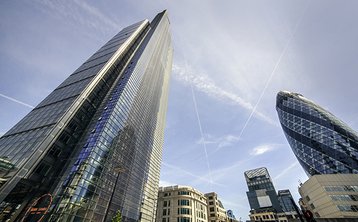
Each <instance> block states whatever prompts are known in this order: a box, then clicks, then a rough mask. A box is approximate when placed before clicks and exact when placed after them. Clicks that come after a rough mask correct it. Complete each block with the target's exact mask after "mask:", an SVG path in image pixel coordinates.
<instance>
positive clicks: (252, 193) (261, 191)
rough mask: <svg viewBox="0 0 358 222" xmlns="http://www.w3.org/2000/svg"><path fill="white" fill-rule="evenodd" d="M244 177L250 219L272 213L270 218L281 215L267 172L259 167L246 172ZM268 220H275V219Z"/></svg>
mask: <svg viewBox="0 0 358 222" xmlns="http://www.w3.org/2000/svg"><path fill="white" fill-rule="evenodd" d="M244 175H245V179H246V183H247V187H248V189H249V191H248V192H246V194H247V198H248V200H249V204H250V208H251V211H250V218H251V219H252V218H255V215H258V214H260V215H261V214H262V213H273V214H271V215H272V216H275V215H276V214H277V213H281V212H282V209H281V206H280V203H279V200H278V197H277V194H276V190H275V188H274V185H273V183H272V180H271V177H270V174H269V172H268V170H267V169H266V168H265V167H261V168H257V169H253V170H248V171H246V172H245V173H244ZM271 215H270V216H271ZM267 216H268V215H267ZM265 217H266V215H265ZM268 219H272V220H275V219H277V218H268ZM253 220H256V219H253Z"/></svg>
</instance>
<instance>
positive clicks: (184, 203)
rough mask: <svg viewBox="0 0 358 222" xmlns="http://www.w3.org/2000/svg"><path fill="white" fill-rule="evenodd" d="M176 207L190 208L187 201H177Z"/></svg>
mask: <svg viewBox="0 0 358 222" xmlns="http://www.w3.org/2000/svg"><path fill="white" fill-rule="evenodd" d="M178 206H190V201H189V200H178Z"/></svg>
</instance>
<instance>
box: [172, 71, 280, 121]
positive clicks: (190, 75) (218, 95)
mask: <svg viewBox="0 0 358 222" xmlns="http://www.w3.org/2000/svg"><path fill="white" fill-rule="evenodd" d="M173 77H174V78H175V79H177V80H179V81H181V82H182V83H184V84H187V85H191V86H193V87H195V89H196V90H198V91H200V92H203V93H205V94H207V95H208V96H210V97H213V98H215V99H217V100H220V101H222V102H226V103H229V104H234V105H239V106H241V107H242V108H244V109H246V110H248V111H253V110H254V106H253V105H252V104H251V103H250V102H248V101H246V100H244V99H243V98H241V97H240V96H238V95H236V94H234V93H232V92H229V91H226V90H225V89H222V88H220V87H218V86H217V85H216V84H215V83H214V81H213V80H212V79H211V78H209V77H208V76H207V75H205V74H201V73H196V72H194V71H193V70H192V69H191V68H188V66H187V67H181V66H179V65H177V64H173ZM254 115H255V116H256V117H258V118H259V119H261V120H263V121H265V122H267V123H269V124H271V125H274V126H277V123H276V121H274V120H273V119H271V118H270V117H268V116H266V115H265V114H263V113H261V112H259V111H257V110H254Z"/></svg>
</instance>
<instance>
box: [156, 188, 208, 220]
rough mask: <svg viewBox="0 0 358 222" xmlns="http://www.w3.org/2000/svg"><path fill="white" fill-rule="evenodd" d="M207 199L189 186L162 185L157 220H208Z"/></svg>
mask: <svg viewBox="0 0 358 222" xmlns="http://www.w3.org/2000/svg"><path fill="white" fill-rule="evenodd" d="M207 212H208V209H207V200H206V197H205V196H204V194H203V193H201V192H200V191H198V190H196V189H194V188H192V187H189V186H179V185H176V186H169V187H160V188H159V193H158V204H157V216H156V221H157V222H207V221H208V215H207Z"/></svg>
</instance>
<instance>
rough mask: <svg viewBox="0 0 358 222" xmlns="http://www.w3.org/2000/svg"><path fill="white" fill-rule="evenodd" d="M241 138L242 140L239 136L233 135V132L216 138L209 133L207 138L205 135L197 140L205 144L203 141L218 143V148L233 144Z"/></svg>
mask: <svg viewBox="0 0 358 222" xmlns="http://www.w3.org/2000/svg"><path fill="white" fill-rule="evenodd" d="M239 140H240V139H239V137H237V136H235V135H232V134H228V135H224V136H221V137H215V138H213V137H212V136H211V135H208V136H207V138H205V139H204V138H203V137H201V138H200V139H199V140H198V141H197V144H203V143H205V144H217V147H218V148H223V147H228V146H232V145H233V144H235V143H236V142H238V141H239Z"/></svg>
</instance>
